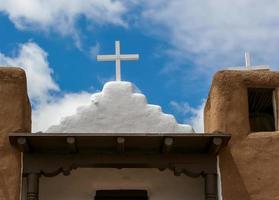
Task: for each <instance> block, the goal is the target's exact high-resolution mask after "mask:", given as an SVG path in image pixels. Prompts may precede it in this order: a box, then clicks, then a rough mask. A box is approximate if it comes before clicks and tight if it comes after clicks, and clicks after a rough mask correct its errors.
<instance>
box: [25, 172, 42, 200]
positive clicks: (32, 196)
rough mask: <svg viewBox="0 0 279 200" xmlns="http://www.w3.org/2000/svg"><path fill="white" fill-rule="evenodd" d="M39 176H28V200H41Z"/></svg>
mask: <svg viewBox="0 0 279 200" xmlns="http://www.w3.org/2000/svg"><path fill="white" fill-rule="evenodd" d="M39 177H40V175H39V174H36V173H31V174H28V176H27V200H39Z"/></svg>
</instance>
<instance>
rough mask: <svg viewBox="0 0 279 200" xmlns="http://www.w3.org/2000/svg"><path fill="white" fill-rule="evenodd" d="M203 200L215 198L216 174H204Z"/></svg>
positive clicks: (214, 199)
mask: <svg viewBox="0 0 279 200" xmlns="http://www.w3.org/2000/svg"><path fill="white" fill-rule="evenodd" d="M204 180H205V200H217V174H205V176H204Z"/></svg>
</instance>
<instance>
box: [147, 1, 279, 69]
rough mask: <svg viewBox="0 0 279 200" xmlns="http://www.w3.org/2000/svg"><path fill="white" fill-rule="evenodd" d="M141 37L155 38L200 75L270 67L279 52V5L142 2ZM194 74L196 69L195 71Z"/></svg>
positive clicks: (222, 2) (266, 2)
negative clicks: (248, 63)
mask: <svg viewBox="0 0 279 200" xmlns="http://www.w3.org/2000/svg"><path fill="white" fill-rule="evenodd" d="M142 3H143V4H144V6H143V7H144V8H143V12H142V20H143V23H142V24H144V26H145V29H144V30H145V31H147V32H149V33H152V34H156V35H160V36H161V37H162V38H164V39H165V40H166V41H169V43H170V44H172V45H173V48H174V49H175V50H177V51H180V52H183V53H182V54H183V55H184V56H185V58H186V59H188V58H189V57H191V60H192V61H193V62H194V63H195V64H196V65H197V66H202V68H205V69H201V70H203V71H205V72H208V71H210V70H209V69H208V67H211V69H215V70H216V68H218V67H224V66H235V65H239V64H242V63H243V64H244V59H243V54H244V51H245V50H249V51H251V52H252V55H255V57H254V64H270V65H273V66H274V65H275V64H276V63H278V62H279V57H278V56H277V52H278V46H279V26H278V25H279V24H278V22H279V12H278V8H279V1H277V0H276V1H271V0H269V1H253V0H245V1H243V0H234V1H230V0H209V1H202V0H174V1H163V0H154V1H142ZM199 70H200V69H199Z"/></svg>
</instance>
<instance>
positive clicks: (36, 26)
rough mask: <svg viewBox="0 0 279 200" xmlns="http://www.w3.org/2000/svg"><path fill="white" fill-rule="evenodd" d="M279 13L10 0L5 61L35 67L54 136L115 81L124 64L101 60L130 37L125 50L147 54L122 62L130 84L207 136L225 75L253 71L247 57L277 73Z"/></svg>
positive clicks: (34, 95) (4, 13)
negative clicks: (216, 85) (205, 119)
mask: <svg viewBox="0 0 279 200" xmlns="http://www.w3.org/2000/svg"><path fill="white" fill-rule="evenodd" d="M278 9H279V1H276V0H275V1H271V0H270V1H265V2H257V4H255V2H254V1H252V0H244V1H243V0H235V1H234V2H231V1H229V0H225V1H224V0H210V1H206V2H204V1H196V0H195V1H194V0H183V1H182V0H174V1H161V0H154V1H152V2H149V1H143V0H138V1H135V0H131V1H127V0H123V1H116V0H115V1H112V0H103V1H100V0H88V1H83V0H81V1H75V0H69V1H65V0H60V1H54V0H49V1H36V0H30V1H24V2H22V1H20V0H9V1H6V0H0V30H1V31H0V44H1V45H0V65H2V66H5V65H10V66H20V67H23V68H24V69H25V70H26V71H27V77H28V80H29V82H28V89H29V97H30V98H31V99H32V104H33V121H34V123H35V125H34V126H33V128H34V129H33V130H34V131H37V130H44V129H45V128H47V126H49V125H50V123H53V121H51V120H46V119H49V118H52V116H53V115H55V114H56V113H59V114H56V115H57V117H56V118H55V119H56V121H57V120H59V119H60V118H61V117H63V116H64V115H67V114H72V113H73V112H74V110H75V109H76V107H77V106H79V105H83V104H86V103H88V99H89V98H88V97H89V96H90V94H92V93H93V92H96V91H98V90H101V89H102V87H103V84H104V83H105V82H106V81H108V80H113V79H114V75H115V67H114V66H115V65H114V63H113V62H97V61H96V58H95V57H96V54H111V53H114V41H115V40H120V41H121V52H123V53H138V54H140V60H139V61H136V62H135V61H133V62H123V63H122V79H123V80H126V81H131V82H133V83H134V84H135V85H136V86H137V87H138V88H139V89H140V90H141V92H142V93H144V94H145V95H146V97H147V99H148V101H149V103H152V104H157V105H160V106H162V108H163V111H164V112H166V113H171V114H174V115H175V116H176V118H177V121H178V122H180V123H182V122H187V123H191V124H193V125H194V126H195V127H196V129H199V130H201V126H202V125H201V121H202V117H201V113H202V108H203V102H204V99H206V97H207V94H208V91H209V87H210V82H211V78H212V75H213V74H214V73H215V72H216V71H218V70H221V69H225V68H226V67H229V66H242V65H244V58H243V56H244V51H250V52H251V54H252V64H268V65H270V66H271V67H272V68H273V69H274V70H276V69H277V68H276V64H277V63H278V61H279V56H278V55H277V49H278V45H279V29H278V28H279V27H278V26H279V14H278ZM58 109H60V110H59V111H58ZM43 113H46V114H43ZM43 121H47V122H46V123H45V122H43Z"/></svg>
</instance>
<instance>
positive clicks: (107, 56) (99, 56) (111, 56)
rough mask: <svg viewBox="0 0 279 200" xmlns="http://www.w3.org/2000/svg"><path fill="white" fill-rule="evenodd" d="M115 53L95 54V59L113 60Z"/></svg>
mask: <svg viewBox="0 0 279 200" xmlns="http://www.w3.org/2000/svg"><path fill="white" fill-rule="evenodd" d="M116 58H117V57H116V55H97V61H115V60H116Z"/></svg>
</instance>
